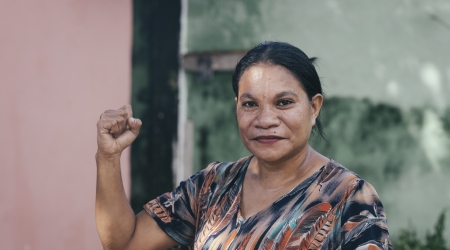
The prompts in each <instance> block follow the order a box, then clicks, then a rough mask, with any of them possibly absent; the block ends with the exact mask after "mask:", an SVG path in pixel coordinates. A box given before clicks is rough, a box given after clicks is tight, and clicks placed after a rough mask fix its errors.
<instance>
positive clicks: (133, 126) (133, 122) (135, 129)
mask: <svg viewBox="0 0 450 250" xmlns="http://www.w3.org/2000/svg"><path fill="white" fill-rule="evenodd" d="M128 126H130V131H131V132H132V133H133V134H135V135H136V136H137V135H138V134H139V130H140V129H141V127H142V121H141V120H140V119H138V118H133V117H130V118H128Z"/></svg>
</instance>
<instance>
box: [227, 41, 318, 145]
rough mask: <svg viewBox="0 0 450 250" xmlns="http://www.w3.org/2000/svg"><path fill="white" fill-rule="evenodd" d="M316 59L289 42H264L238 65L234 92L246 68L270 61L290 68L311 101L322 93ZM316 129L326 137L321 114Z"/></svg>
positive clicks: (269, 62)
mask: <svg viewBox="0 0 450 250" xmlns="http://www.w3.org/2000/svg"><path fill="white" fill-rule="evenodd" d="M315 60H316V58H315V57H313V58H309V57H308V56H307V55H306V54H305V53H304V52H303V51H302V50H300V49H299V48H297V47H295V46H292V45H290V44H289V43H285V42H271V41H267V42H263V43H261V44H259V45H258V46H256V47H254V48H253V49H251V50H250V51H248V52H247V54H246V55H245V56H244V57H242V58H241V60H239V62H238V64H237V65H236V68H235V70H234V73H233V78H232V85H233V90H234V94H235V95H236V97H237V96H238V92H239V81H240V79H241V76H242V74H243V73H244V72H245V70H247V69H248V68H249V67H251V66H253V65H256V64H259V63H268V64H273V65H280V66H283V67H285V68H286V69H288V70H289V71H290V72H291V73H292V74H293V75H294V76H295V78H297V80H298V81H299V82H300V83H301V85H302V87H303V89H304V90H305V92H306V95H307V96H308V99H309V100H310V101H311V100H312V97H313V96H315V95H316V94H322V85H321V84H320V79H319V75H318V74H317V71H316V68H315V67H314V65H313V63H314V62H315ZM314 129H315V130H317V132H318V133H319V135H320V137H322V138H323V139H325V134H324V132H323V127H322V123H321V122H320V119H319V116H318V117H317V119H316V125H315V126H314V128H313V131H314ZM325 140H326V139H325Z"/></svg>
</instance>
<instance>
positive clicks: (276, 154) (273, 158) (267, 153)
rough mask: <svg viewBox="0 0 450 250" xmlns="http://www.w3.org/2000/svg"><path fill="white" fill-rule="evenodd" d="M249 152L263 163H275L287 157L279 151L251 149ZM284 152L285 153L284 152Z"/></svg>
mask: <svg viewBox="0 0 450 250" xmlns="http://www.w3.org/2000/svg"><path fill="white" fill-rule="evenodd" d="M249 151H250V152H251V153H252V154H253V155H254V156H255V157H256V158H257V159H258V160H261V161H264V162H277V161H280V160H282V159H283V158H285V157H286V156H287V155H285V154H284V153H283V151H282V150H280V149H273V150H270V149H264V150H258V149H253V150H250V149H249ZM284 152H285V151H284Z"/></svg>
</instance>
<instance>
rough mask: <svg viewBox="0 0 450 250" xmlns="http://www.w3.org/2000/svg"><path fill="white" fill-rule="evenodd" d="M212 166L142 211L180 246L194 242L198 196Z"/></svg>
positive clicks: (183, 182)
mask: <svg viewBox="0 0 450 250" xmlns="http://www.w3.org/2000/svg"><path fill="white" fill-rule="evenodd" d="M212 166H213V164H210V165H209V166H208V168H206V169H204V170H202V171H200V172H198V173H196V174H194V175H192V176H191V177H189V179H187V180H185V181H182V182H181V183H180V185H179V186H178V187H177V188H175V190H173V191H172V192H168V193H165V194H163V195H161V196H159V197H157V198H156V199H154V200H151V201H150V202H148V203H147V204H146V205H144V209H145V210H146V211H147V212H148V213H149V214H150V215H151V216H152V217H153V218H154V219H155V221H156V222H157V223H158V225H159V227H160V228H161V229H162V230H163V231H164V232H166V234H167V235H169V236H170V237H171V238H173V239H174V240H175V241H176V242H178V243H179V244H181V245H184V246H189V245H191V244H192V243H193V242H194V237H195V231H196V230H195V227H196V219H197V218H196V217H197V212H198V211H197V210H198V198H199V197H198V196H199V193H200V190H201V188H202V186H203V184H204V182H205V177H206V176H207V174H208V173H209V171H210V169H211V167H212Z"/></svg>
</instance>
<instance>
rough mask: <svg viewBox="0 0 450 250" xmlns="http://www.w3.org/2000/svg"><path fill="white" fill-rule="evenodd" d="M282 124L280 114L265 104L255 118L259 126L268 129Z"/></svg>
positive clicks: (256, 124)
mask: <svg viewBox="0 0 450 250" xmlns="http://www.w3.org/2000/svg"><path fill="white" fill-rule="evenodd" d="M279 125H280V119H279V118H278V114H277V112H276V111H275V110H273V108H272V107H268V106H263V107H262V108H261V110H260V112H259V113H258V116H257V118H256V119H255V126H256V127H257V128H263V129H268V128H272V127H277V126H279Z"/></svg>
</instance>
